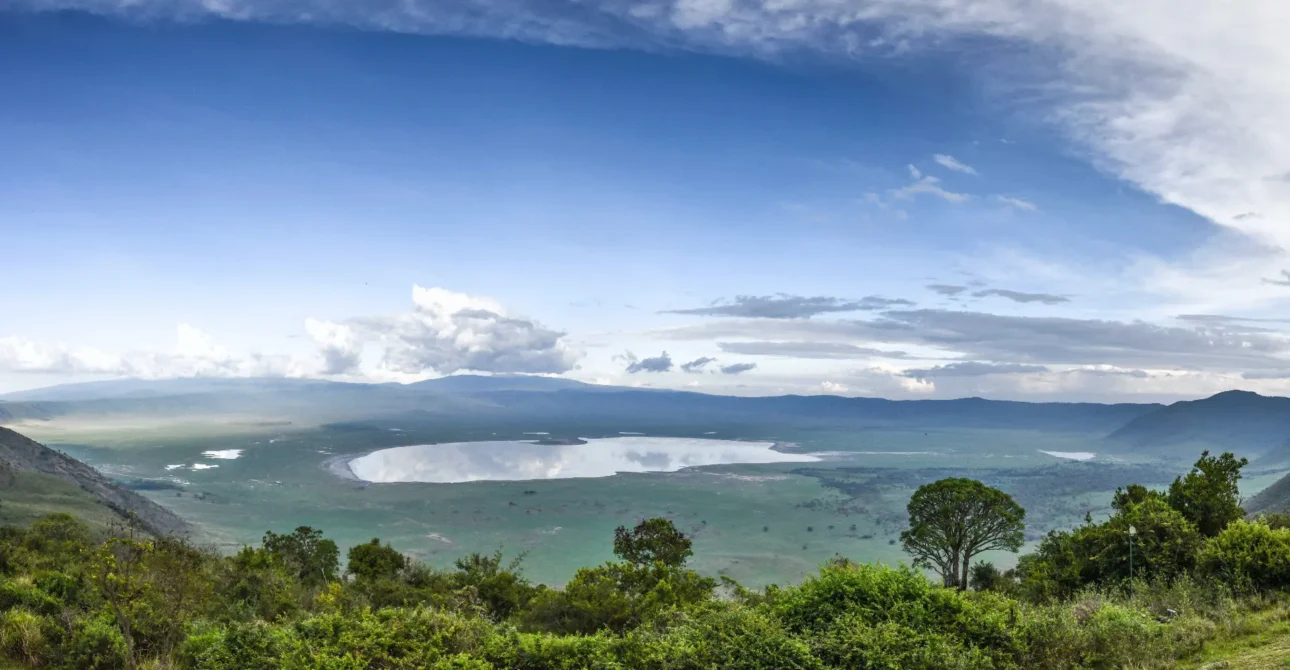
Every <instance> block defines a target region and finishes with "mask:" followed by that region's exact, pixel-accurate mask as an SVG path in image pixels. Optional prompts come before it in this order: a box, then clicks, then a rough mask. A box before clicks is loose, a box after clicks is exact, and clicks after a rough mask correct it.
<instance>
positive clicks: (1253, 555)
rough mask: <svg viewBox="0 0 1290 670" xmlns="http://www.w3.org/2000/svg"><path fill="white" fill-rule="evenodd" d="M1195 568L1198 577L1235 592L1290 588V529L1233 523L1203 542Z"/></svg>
mask: <svg viewBox="0 0 1290 670" xmlns="http://www.w3.org/2000/svg"><path fill="white" fill-rule="evenodd" d="M1197 567H1198V568H1199V572H1200V574H1202V575H1204V576H1206V577H1208V578H1210V579H1214V580H1216V581H1218V582H1219V583H1222V584H1225V585H1227V586H1229V587H1231V588H1232V589H1233V590H1234V591H1237V592H1243V593H1253V592H1257V591H1264V590H1271V589H1280V588H1285V587H1286V586H1290V529H1278V530H1273V529H1271V528H1269V527H1268V526H1267V524H1264V523H1261V522H1257V521H1256V522H1249V521H1241V520H1238V521H1234V522H1232V523H1231V524H1228V526H1227V528H1224V529H1223V532H1221V533H1219V534H1218V535H1217V536H1215V537H1212V538H1210V539H1209V541H1207V542H1206V543H1205V546H1204V547H1203V548H1202V549H1201V551H1200V555H1199V557H1198V558H1197Z"/></svg>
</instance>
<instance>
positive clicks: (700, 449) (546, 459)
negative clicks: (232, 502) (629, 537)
mask: <svg viewBox="0 0 1290 670" xmlns="http://www.w3.org/2000/svg"><path fill="white" fill-rule="evenodd" d="M772 446H774V443H772V442H738V441H734V440H705V439H695V438H681V437H640V436H631V437H612V438H606V439H592V440H587V443H586V444H561V445H548V444H534V443H532V442H514V441H507V442H454V443H448V444H423V445H416V446H410V447H395V448H392V449H381V450H380V451H374V452H372V453H370V454H367V455H365V456H360V457H358V458H355V459H353V460H351V461H349V464H348V465H349V470H350V472H352V473H353V474H354V476H355V477H357V478H358V479H361V480H364V481H369V482H377V483H388V482H436V483H454V482H475V481H520V480H530V479H566V478H572V477H609V476H612V475H614V474H617V473H619V472H674V471H676V470H680V469H682V468H688V467H694V466H699V465H723V464H729V463H786V462H787V463H793V462H811V461H816V460H819V459H818V458H816V457H815V456H812V455H810V454H787V453H782V452H779V451H774V450H772V449H771V447H772Z"/></svg>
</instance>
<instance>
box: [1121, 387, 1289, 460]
mask: <svg viewBox="0 0 1290 670" xmlns="http://www.w3.org/2000/svg"><path fill="white" fill-rule="evenodd" d="M1107 440H1108V441H1109V442H1111V443H1115V444H1120V445H1124V446H1126V447H1129V448H1132V449H1135V450H1138V451H1143V450H1145V451H1152V452H1161V451H1180V450H1183V449H1184V448H1187V447H1204V446H1206V445H1213V446H1223V447H1224V448H1229V449H1233V450H1236V451H1238V452H1240V453H1243V454H1245V455H1248V456H1252V457H1257V458H1258V460H1261V461H1264V462H1274V461H1275V462H1280V461H1283V460H1290V446H1288V444H1287V443H1288V441H1290V398H1282V397H1277V396H1263V395H1259V394H1257V393H1251V392H1249V391H1224V392H1223V393H1218V394H1216V395H1213V396H1210V397H1208V398H1202V399H1200V400H1185V401H1181V402H1176V403H1173V404H1171V405H1167V406H1164V407H1161V408H1160V409H1159V410H1157V411H1155V412H1152V413H1150V414H1146V415H1143V416H1140V417H1138V418H1135V419H1133V420H1132V421H1130V422H1128V423H1127V424H1125V425H1124V426H1123V427H1121V428H1120V429H1119V430H1116V431H1115V432H1113V433H1112V434H1111V435H1109V436H1107Z"/></svg>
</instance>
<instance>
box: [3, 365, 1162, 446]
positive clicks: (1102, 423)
mask: <svg viewBox="0 0 1290 670" xmlns="http://www.w3.org/2000/svg"><path fill="white" fill-rule="evenodd" d="M193 391H199V392H193ZM168 392H173V393H174V394H172V395H165V393H168ZM181 392H182V393H181ZM94 393H102V394H106V395H107V397H100V398H92V397H87V396H89V395H91V394H94ZM10 397H11V398H12V396H10ZM21 397H22V398H29V399H30V398H64V399H62V400H18V401H14V400H9V401H7V402H0V424H3V423H10V424H15V423H18V422H20V421H24V420H45V419H57V418H60V417H78V416H89V417H98V416H108V415H112V414H121V415H130V416H148V417H156V418H167V417H179V416H198V415H203V414H205V415H221V414H239V415H247V416H251V415H254V416H261V417H273V418H285V419H291V420H300V421H302V422H306V421H313V422H315V423H330V422H339V421H352V420H364V419H370V418H376V417H398V416H402V415H417V416H420V417H422V418H425V416H424V415H434V416H440V417H451V418H453V419H465V418H473V419H476V420H495V421H505V420H515V421H527V420H534V419H544V420H545V419H553V420H561V419H575V418H576V419H580V420H587V419H600V420H603V421H605V422H606V423H607V425H608V424H612V423H613V422H631V423H633V424H636V425H642V424H648V425H656V426H673V425H678V424H694V425H702V424H704V423H705V422H707V423H711V422H723V423H726V424H728V423H745V424H748V423H756V424H758V425H769V424H791V425H822V426H825V425H826V426H837V427H849V428H857V427H858V428H864V427H892V428H908V429H926V428H1008V429H1021V430H1040V431H1043V430H1048V431H1065V432H1080V433H1096V434H1099V435H1104V434H1106V433H1110V432H1112V431H1114V430H1116V429H1117V428H1119V427H1121V426H1123V425H1124V424H1126V423H1128V422H1129V421H1131V420H1133V419H1136V418H1139V417H1141V416H1143V415H1146V414H1150V413H1152V412H1154V411H1156V410H1158V409H1160V408H1161V406H1160V405H1145V404H1144V405H1136V404H1119V405H1102V404H1095V403H1026V402H1011V401H996V400H985V399H982V398H963V399H958V400H901V401H896V400H885V399H881V398H842V397H838V396H825V395H820V396H776V397H760V398H745V397H733V396H721V395H708V394H702V393H688V392H680V391H661V390H640V389H625V388H622V387H610V386H596V385H591V384H583V383H581V382H576V381H572V380H567V379H555V378H546V377H506V376H493V377H484V376H472V375H460V376H454V377H444V378H441V379H434V380H430V381H426V382H418V383H415V384H409V385H400V384H340V383H332V382H322V381H305V380H254V379H244V380H201V379H190V380H169V381H164V382H146V383H135V382H130V381H121V382H110V383H109V382H96V383H94V384H92V385H84V384H81V385H74V388H66V387H53V388H50V389H42V390H39V391H28V392H25V393H24V394H22V395H21ZM618 429H627V427H625V426H619V427H618Z"/></svg>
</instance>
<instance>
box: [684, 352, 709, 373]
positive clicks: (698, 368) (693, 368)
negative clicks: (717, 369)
mask: <svg viewBox="0 0 1290 670" xmlns="http://www.w3.org/2000/svg"><path fill="white" fill-rule="evenodd" d="M715 362H717V359H715V358H712V357H710V356H703V357H702V358H696V359H694V360H692V361H690V362H689V363H682V364H681V370H682V371H683V372H689V373H692V374H697V373H700V372H703V368H704V367H706V366H707V365H708V364H709V363H715Z"/></svg>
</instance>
